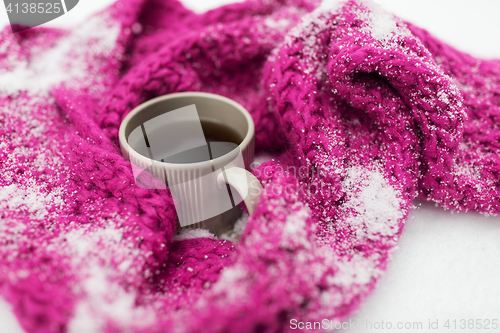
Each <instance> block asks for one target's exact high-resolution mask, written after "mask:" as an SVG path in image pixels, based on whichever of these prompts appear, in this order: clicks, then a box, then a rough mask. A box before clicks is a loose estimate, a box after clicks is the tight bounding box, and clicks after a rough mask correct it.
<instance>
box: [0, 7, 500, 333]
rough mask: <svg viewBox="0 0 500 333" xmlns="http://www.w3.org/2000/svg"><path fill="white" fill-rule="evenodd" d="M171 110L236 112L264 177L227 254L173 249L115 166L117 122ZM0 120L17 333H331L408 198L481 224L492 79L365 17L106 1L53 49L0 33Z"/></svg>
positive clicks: (1, 187) (452, 54)
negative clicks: (230, 103) (311, 331)
mask: <svg viewBox="0 0 500 333" xmlns="http://www.w3.org/2000/svg"><path fill="white" fill-rule="evenodd" d="M75 10H78V8H76V9H75ZM178 91H207V92H213V93H217V94H220V95H224V96H227V97H229V98H232V99H234V100H236V101H238V102H239V103H241V104H242V105H244V106H245V107H246V108H247V109H248V110H249V111H250V113H251V114H252V116H253V118H254V120H255V124H256V145H257V153H258V154H261V155H263V154H264V155H267V156H269V155H271V156H272V159H270V158H268V159H269V160H268V161H267V162H265V163H262V164H261V165H258V163H255V164H254V167H255V168H254V170H253V172H254V173H255V175H257V176H258V178H259V179H260V180H261V181H262V183H263V184H264V187H265V191H264V194H263V196H262V199H261V201H260V203H259V205H258V208H257V210H256V212H255V213H254V214H253V215H252V216H250V217H249V218H248V219H247V221H245V220H242V221H239V222H238V225H240V228H243V227H244V231H243V233H242V235H241V238H240V239H239V240H238V241H236V242H233V241H230V240H223V239H217V238H216V237H214V236H210V235H208V234H207V233H206V232H205V233H203V232H194V233H193V232H192V233H184V234H181V235H178V236H176V237H175V238H174V234H175V223H176V214H175V209H174V206H173V202H172V198H171V196H170V194H169V192H168V191H160V190H146V189H142V188H139V187H137V186H136V185H135V183H134V178H133V175H132V171H131V166H130V163H128V162H127V161H126V160H124V159H123V157H122V156H121V154H120V151H119V149H118V145H117V132H118V128H119V126H120V121H121V119H123V117H124V116H125V115H126V114H127V113H128V112H129V111H130V110H131V109H132V108H134V107H135V106H137V105H139V104H140V103H142V102H144V101H146V100H148V99H150V98H153V97H156V96H159V95H162V94H168V93H173V92H178ZM0 103H1V104H0V105H1V106H0V124H1V125H0V174H1V178H0V212H1V215H0V295H1V296H2V298H3V299H5V300H6V301H7V302H9V303H10V304H11V306H12V309H13V312H14V313H15V315H16V316H17V319H18V320H19V322H20V324H21V325H22V327H23V328H24V329H25V330H26V331H27V332H94V331H102V332H125V331H126V332H282V331H288V330H290V320H292V319H296V320H297V321H322V320H323V319H327V320H329V321H331V323H332V325H333V323H334V322H335V321H337V322H338V321H341V320H343V319H345V318H346V317H347V316H349V314H351V313H352V311H353V310H354V309H356V308H357V307H358V306H359V304H360V303H361V302H362V301H363V300H364V299H365V298H366V297H367V295H369V294H370V292H371V291H372V290H373V288H374V286H375V284H376V282H377V280H378V279H379V277H380V276H381V274H382V273H383V271H384V270H385V269H386V267H387V264H388V260H389V258H390V255H391V253H392V251H393V249H394V248H395V246H396V245H397V242H398V238H399V236H400V234H401V232H402V228H403V225H404V223H405V220H406V218H407V216H408V213H409V210H410V209H411V207H412V200H413V199H414V198H416V197H420V198H422V199H426V200H431V201H434V202H436V203H437V204H439V205H441V206H442V207H444V208H447V209H448V208H449V209H454V210H476V211H479V212H483V213H494V214H497V213H499V212H500V203H499V200H500V192H499V191H500V185H499V179H500V177H499V172H500V158H499V153H500V144H499V142H500V129H499V127H498V124H500V61H497V60H491V61H487V60H478V59H475V58H473V57H471V56H469V55H467V54H464V53H461V52H459V51H457V50H455V49H453V48H452V47H450V46H448V45H446V44H444V43H442V42H440V41H438V40H436V39H435V38H434V37H432V36H430V35H429V34H428V33H427V32H426V31H424V30H422V29H420V28H418V27H415V26H413V25H411V24H408V23H405V22H402V21H401V20H399V19H397V18H395V17H393V16H392V15H390V14H388V13H385V12H383V11H382V10H380V9H379V8H377V7H376V6H374V5H372V4H371V3H367V2H355V1H348V2H342V3H339V4H334V5H330V4H327V3H323V4H319V3H313V2H310V1H309V2H308V1H305V0H304V1H302V0H280V1H272V2H271V1H265V0H262V1H253V0H249V1H247V2H244V3H238V4H234V5H229V6H225V7H221V8H219V9H216V10H212V11H209V12H207V13H205V14H201V15H198V14H195V13H192V12H191V11H189V10H187V9H185V8H184V7H182V5H180V4H179V3H178V2H177V1H176V0H165V1H161V0H121V1H119V2H117V3H115V4H114V5H113V6H111V7H110V8H108V9H107V10H105V11H103V12H101V13H99V14H97V15H95V16H93V17H91V18H90V19H88V20H87V21H85V22H84V23H83V24H81V25H79V26H77V27H75V28H74V29H72V30H70V31H66V30H56V29H45V28H34V29H29V30H26V31H24V32H21V33H17V34H12V33H11V30H10V28H5V29H4V30H3V31H2V32H1V33H0ZM245 223H246V226H245ZM200 235H201V236H205V237H195V236H200Z"/></svg>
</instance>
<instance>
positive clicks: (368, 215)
mask: <svg viewBox="0 0 500 333" xmlns="http://www.w3.org/2000/svg"><path fill="white" fill-rule="evenodd" d="M342 185H343V186H344V188H345V189H347V191H348V193H352V195H351V196H350V197H349V199H348V200H347V201H346V203H344V204H343V205H342V209H343V210H344V211H345V212H346V214H347V218H346V222H347V223H348V224H349V225H352V226H354V227H357V229H356V231H357V236H358V237H360V238H364V237H368V238H370V239H372V240H376V239H377V238H379V237H380V236H394V235H395V234H396V232H397V226H398V221H399V220H400V219H401V218H402V217H403V214H402V212H401V202H400V199H399V197H398V195H397V194H398V192H397V191H396V190H395V189H394V188H393V187H392V186H391V185H390V184H389V183H388V182H387V180H386V179H385V178H384V176H383V175H382V173H380V171H378V170H377V169H367V168H361V167H353V168H350V169H349V170H348V172H347V177H346V180H345V181H344V183H343V184H342Z"/></svg>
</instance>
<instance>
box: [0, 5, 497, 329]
mask: <svg viewBox="0 0 500 333" xmlns="http://www.w3.org/2000/svg"><path fill="white" fill-rule="evenodd" d="M111 2H113V0H80V3H79V4H78V5H77V7H75V8H74V9H73V10H71V11H70V12H68V14H66V15H64V16H62V17H60V18H57V19H56V20H54V21H52V22H49V23H48V24H47V25H48V26H64V27H68V26H71V25H73V24H76V23H77V22H79V21H82V20H84V19H85V18H86V17H87V16H88V15H90V14H91V13H94V12H96V11H98V10H100V9H102V8H105V7H106V6H107V5H108V4H110V3H111ZM182 2H183V3H184V4H185V5H186V6H187V7H189V8H192V9H193V10H195V11H197V12H203V11H205V10H208V9H211V8H215V7H217V6H219V5H221V4H225V3H230V2H234V0H203V1H201V0H183V1H182ZM376 2H378V3H380V4H381V5H382V6H383V7H385V8H386V9H387V10H389V11H391V12H393V13H394V14H396V15H398V16H400V17H402V18H403V19H406V20H408V21H411V22H412V23H415V24H417V25H419V26H421V27H423V28H426V29H427V30H429V31H430V32H432V33H433V34H434V35H436V36H438V37H439V38H441V39H442V40H444V41H446V42H448V43H449V44H451V45H453V46H455V47H456V48H458V49H460V50H462V51H466V52H469V53H471V54H473V55H475V56H477V57H484V58H500V42H499V40H500V39H499V33H500V20H499V19H498V15H499V13H500V1H493V0H474V1H458V0H455V1H454V0H376ZM0 6H1V5H0ZM7 23H8V18H7V13H6V12H5V11H4V10H3V8H0V26H4V25H6V24H7ZM416 204H419V203H416ZM499 240H500V217H484V216H481V215H479V214H475V213H460V214H457V213H455V214H452V213H451V212H449V211H448V212H445V211H443V210H442V209H440V208H436V207H434V206H433V205H431V204H427V203H423V204H422V205H421V206H420V208H418V209H415V210H414V211H413V212H412V216H411V218H410V220H409V221H408V223H407V226H406V228H405V230H404V233H403V236H402V238H401V242H400V246H399V249H398V251H397V252H396V253H395V255H394V259H393V261H392V262H391V264H390V266H389V269H388V270H387V273H386V274H385V276H384V277H383V278H382V279H381V280H380V283H379V285H378V288H377V289H376V290H375V292H374V293H373V294H372V295H371V296H370V297H369V299H368V300H367V301H366V302H365V303H364V304H363V305H362V307H361V308H360V310H359V311H358V312H357V313H355V314H354V316H353V317H352V318H351V322H352V323H354V322H357V323H358V325H357V326H356V325H355V326H352V327H349V328H348V329H346V330H345V331H349V332H383V331H385V330H386V329H383V328H382V325H383V327H384V328H388V323H389V322H390V323H391V325H392V329H393V330H394V331H403V332H413V331H415V332H428V331H429V332H430V331H432V332H444V331H449V332H478V331H483V330H482V329H481V330H478V329H469V328H468V327H469V324H470V323H471V322H472V321H471V320H473V321H474V322H475V323H476V325H477V322H476V320H481V321H482V323H483V324H485V323H486V321H485V320H489V321H490V329H489V330H485V331H492V330H491V328H493V326H492V325H491V323H492V320H493V319H497V320H496V321H500V301H499V299H500V284H499V283H497V279H498V276H500V241H499ZM436 320H438V325H439V329H438V330H436V329H430V328H429V323H430V322H431V323H432V325H433V326H432V327H435V324H436ZM447 320H449V322H448V324H449V329H446V327H445V326H444V324H445V323H446V321H447ZM454 320H456V321H455V322H454ZM382 321H383V324H382ZM363 323H365V325H362V324H363ZM415 323H422V326H421V329H418V328H417V327H419V326H418V324H415ZM454 323H455V324H456V328H454V326H453V325H454ZM464 323H465V325H464ZM398 324H399V326H402V327H403V329H402V330H396V329H395V328H396V327H397V325H398ZM499 324H500V323H499ZM476 325H475V326H476ZM404 326H407V327H411V328H407V329H404ZM370 327H371V328H372V329H370ZM461 327H465V329H461ZM470 327H472V326H470ZM476 327H477V326H476ZM4 332H5V333H17V332H22V330H21V328H20V327H19V325H18V324H17V322H16V320H15V318H14V316H13V314H12V312H11V310H10V307H9V305H8V304H7V303H5V302H4V301H1V300H0V333H4Z"/></svg>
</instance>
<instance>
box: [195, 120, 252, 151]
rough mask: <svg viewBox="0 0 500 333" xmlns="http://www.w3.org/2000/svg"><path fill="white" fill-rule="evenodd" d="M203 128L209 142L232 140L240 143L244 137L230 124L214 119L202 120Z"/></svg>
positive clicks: (237, 143)
mask: <svg viewBox="0 0 500 333" xmlns="http://www.w3.org/2000/svg"><path fill="white" fill-rule="evenodd" d="M201 128H202V129H203V133H204V134H205V139H206V140H207V141H208V142H231V143H234V144H236V145H239V144H240V143H241V142H242V141H243V138H242V137H241V136H240V135H239V134H238V132H236V131H235V130H234V129H232V128H231V127H229V126H226V125H224V124H221V123H217V122H212V121H206V120H202V121H201Z"/></svg>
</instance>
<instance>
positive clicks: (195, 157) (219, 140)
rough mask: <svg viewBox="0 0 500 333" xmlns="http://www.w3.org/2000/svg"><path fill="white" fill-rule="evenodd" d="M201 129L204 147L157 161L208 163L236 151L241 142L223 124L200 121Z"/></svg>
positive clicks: (230, 129)
mask: <svg viewBox="0 0 500 333" xmlns="http://www.w3.org/2000/svg"><path fill="white" fill-rule="evenodd" d="M201 127H202V129H203V134H204V135H205V140H206V142H207V144H206V145H203V146H199V147H196V148H192V149H189V150H185V151H182V152H180V153H177V154H174V155H170V156H165V157H163V158H161V159H158V160H159V161H162V162H166V163H196V162H203V161H208V160H211V159H215V158H217V157H220V156H223V155H225V154H227V153H229V152H231V151H233V150H234V149H238V145H239V144H240V143H241V142H242V141H243V138H242V137H241V136H240V135H239V134H238V133H237V132H236V131H235V130H233V129H232V128H230V127H229V126H226V125H224V124H221V123H217V122H211V121H204V120H202V121H201Z"/></svg>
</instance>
